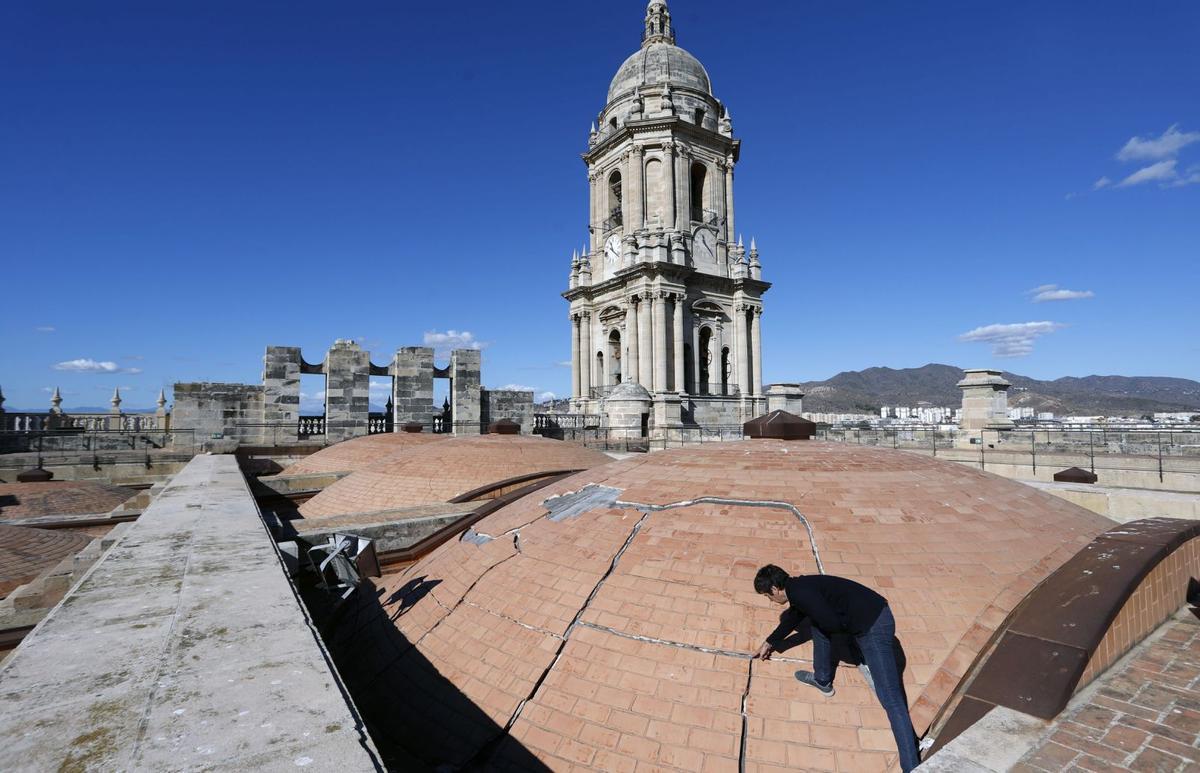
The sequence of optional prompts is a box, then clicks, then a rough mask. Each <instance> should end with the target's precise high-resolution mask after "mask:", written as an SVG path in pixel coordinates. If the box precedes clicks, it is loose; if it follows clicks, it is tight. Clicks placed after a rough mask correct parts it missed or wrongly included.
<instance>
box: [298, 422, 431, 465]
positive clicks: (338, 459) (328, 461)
mask: <svg viewBox="0 0 1200 773" xmlns="http://www.w3.org/2000/svg"><path fill="white" fill-rule="evenodd" d="M449 437H450V436H449V435H432V434H428V433H424V432H387V433H382V434H379V435H367V436H365V437H358V438H354V439H352V440H343V441H342V442H341V443H335V444H334V445H331V446H329V447H327V448H322V449H321V450H320V451H317V452H316V453H315V454H310V455H309V456H306V457H304V458H303V459H301V460H299V461H298V462H295V463H293V464H292V465H290V466H289V467H288V468H287V469H286V470H284V471H283V472H282V473H280V474H281V475H308V474H312V473H322V472H356V471H358V470H361V469H363V468H364V467H370V466H371V465H373V464H377V463H378V462H381V461H383V460H384V459H387V458H388V457H390V456H392V455H394V454H401V453H404V452H406V451H409V450H411V449H413V448H418V447H420V446H423V445H426V444H428V443H432V442H434V441H438V440H445V439H447V438H449Z"/></svg>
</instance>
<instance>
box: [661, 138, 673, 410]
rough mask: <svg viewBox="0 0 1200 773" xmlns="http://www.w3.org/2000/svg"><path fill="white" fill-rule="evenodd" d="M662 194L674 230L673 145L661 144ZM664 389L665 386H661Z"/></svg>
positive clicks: (666, 219) (666, 224)
mask: <svg viewBox="0 0 1200 773" xmlns="http://www.w3.org/2000/svg"><path fill="white" fill-rule="evenodd" d="M662 169H663V194H664V195H665V196H666V202H665V203H664V205H663V210H664V211H663V228H674V227H675V221H676V217H677V215H676V212H675V203H676V202H675V143H674V142H669V141H668V142H664V143H663V165H662ZM663 388H664V389H665V388H666V386H665V385H663Z"/></svg>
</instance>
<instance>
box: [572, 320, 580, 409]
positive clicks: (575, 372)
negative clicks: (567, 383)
mask: <svg viewBox="0 0 1200 773" xmlns="http://www.w3.org/2000/svg"><path fill="white" fill-rule="evenodd" d="M571 396H572V397H579V315H578V314H572V315H571Z"/></svg>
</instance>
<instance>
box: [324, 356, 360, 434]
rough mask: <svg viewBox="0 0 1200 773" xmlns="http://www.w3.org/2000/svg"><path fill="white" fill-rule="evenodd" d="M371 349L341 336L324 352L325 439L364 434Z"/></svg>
mask: <svg viewBox="0 0 1200 773" xmlns="http://www.w3.org/2000/svg"><path fill="white" fill-rule="evenodd" d="M370 389H371V353H370V352H364V351H363V350H362V348H361V347H360V346H359V345H358V344H356V343H354V342H353V341H348V340H344V339H338V340H337V341H335V342H334V344H333V346H332V347H331V348H330V349H329V352H328V353H327V354H326V355H325V439H326V441H328V442H329V443H336V442H338V441H339V440H348V439H349V438H352V437H358V436H360V435H366V434H367V432H368V424H369V421H370V412H371V406H370Z"/></svg>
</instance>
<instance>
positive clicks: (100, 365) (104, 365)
mask: <svg viewBox="0 0 1200 773" xmlns="http://www.w3.org/2000/svg"><path fill="white" fill-rule="evenodd" d="M54 369H55V370H64V371H67V372H69V373H99V374H102V375H111V374H114V373H126V374H128V375H131V376H136V375H137V374H139V373H141V372H142V369H141V368H122V367H121V366H120V365H118V364H117V363H115V362H113V361H112V360H102V361H97V360H93V359H92V358H91V357H80V358H79V359H77V360H66V361H64V362H59V363H55V365H54Z"/></svg>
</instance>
